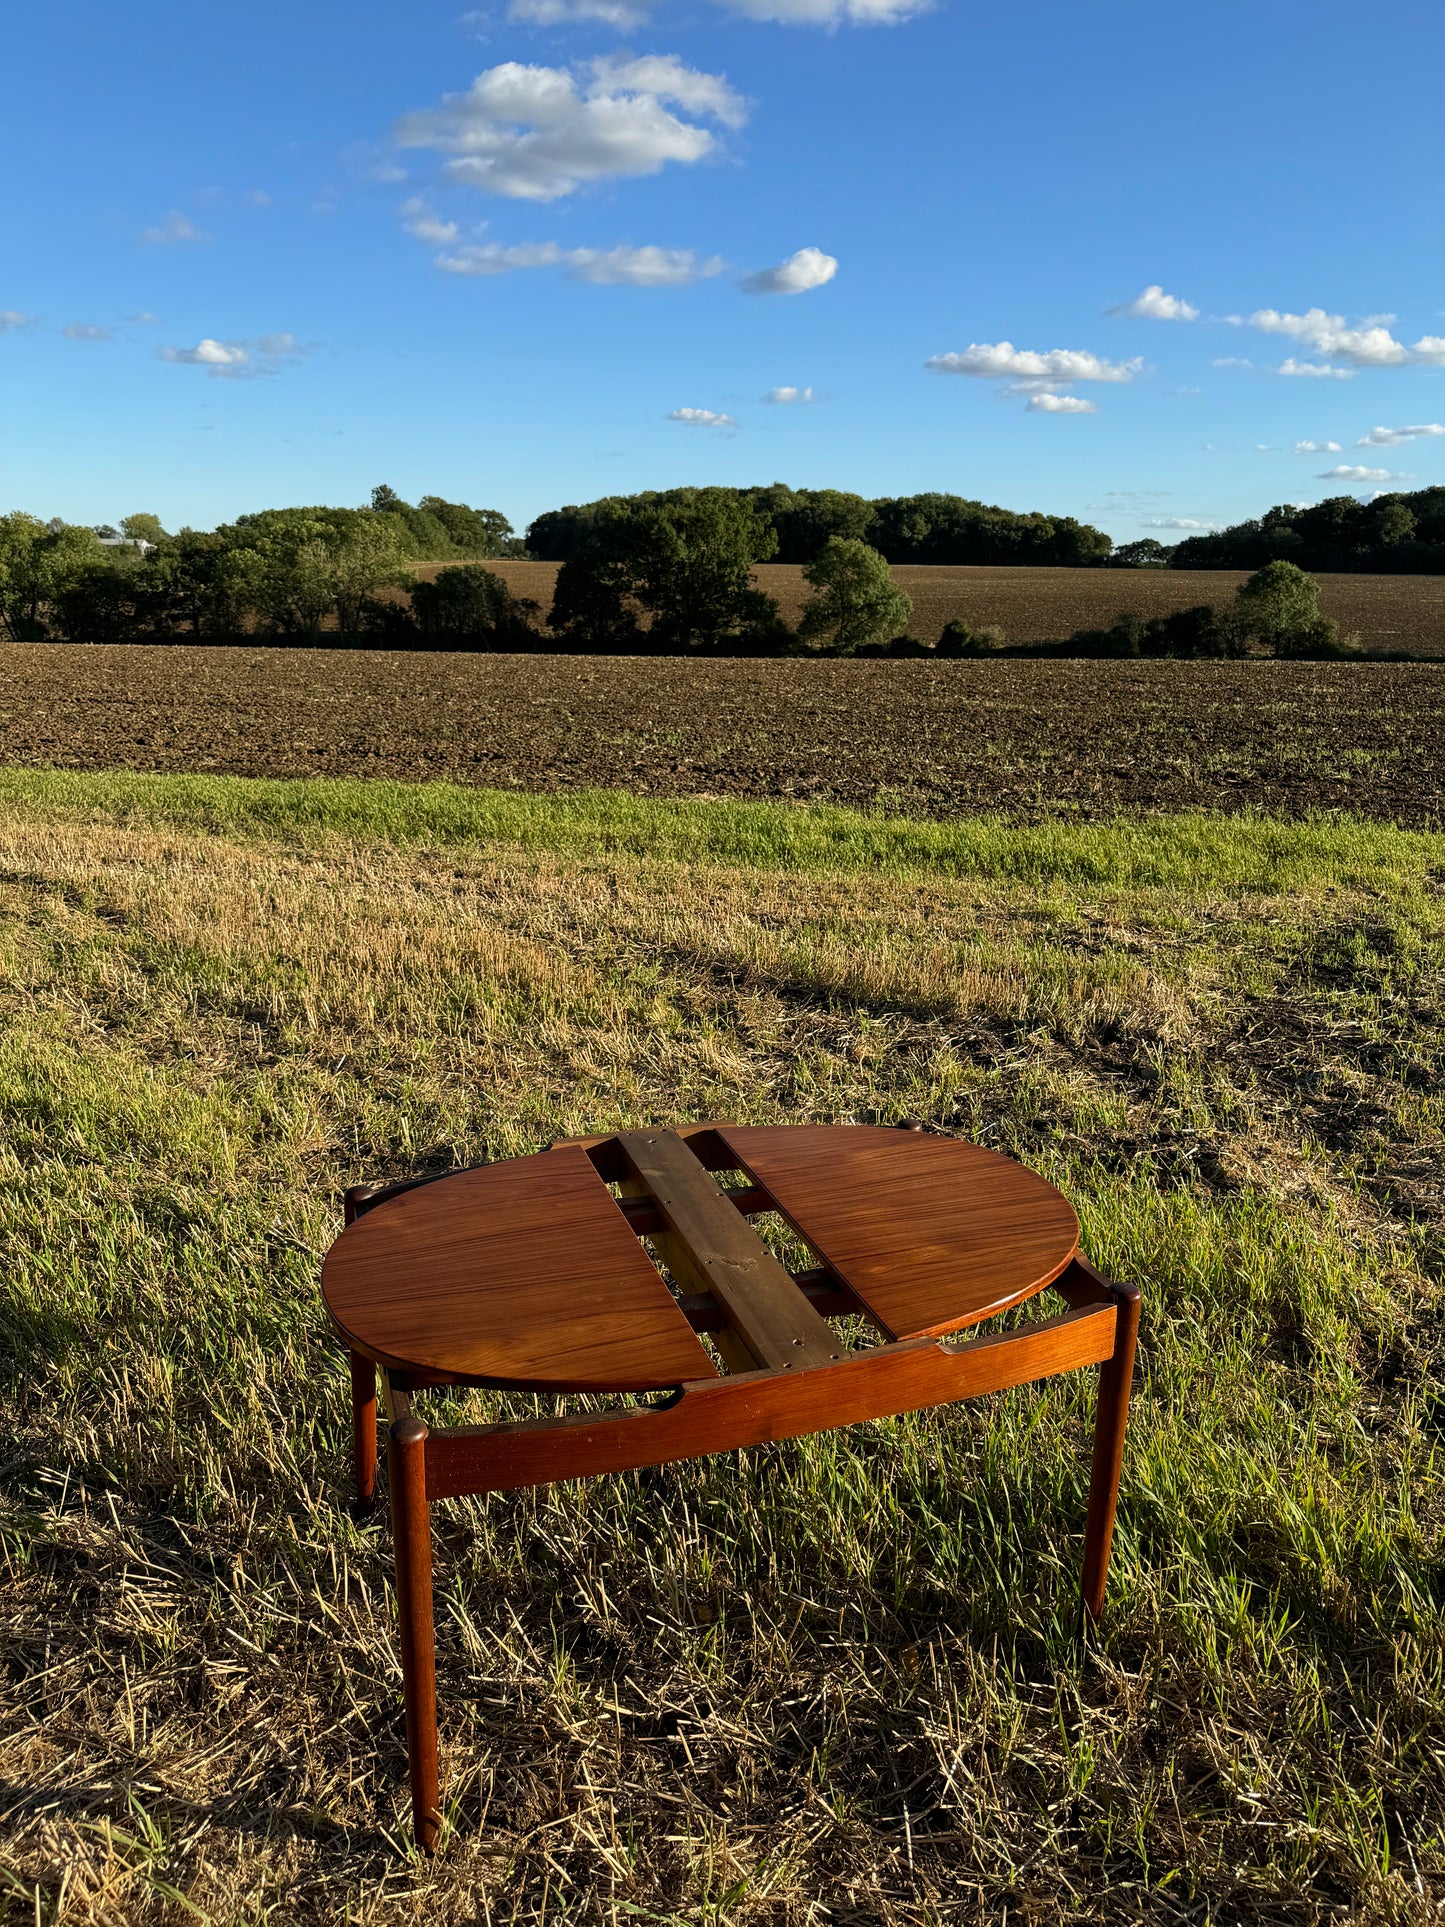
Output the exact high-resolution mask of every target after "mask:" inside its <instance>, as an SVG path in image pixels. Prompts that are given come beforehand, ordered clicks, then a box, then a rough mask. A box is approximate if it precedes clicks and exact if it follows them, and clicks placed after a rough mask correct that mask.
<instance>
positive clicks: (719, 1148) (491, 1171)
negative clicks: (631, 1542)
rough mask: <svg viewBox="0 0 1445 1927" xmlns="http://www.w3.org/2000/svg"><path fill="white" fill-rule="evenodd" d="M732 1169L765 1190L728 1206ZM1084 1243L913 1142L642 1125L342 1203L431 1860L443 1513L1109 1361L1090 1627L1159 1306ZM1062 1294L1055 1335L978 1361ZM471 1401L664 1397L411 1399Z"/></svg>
mask: <svg viewBox="0 0 1445 1927" xmlns="http://www.w3.org/2000/svg"><path fill="white" fill-rule="evenodd" d="M715 1172H741V1173H742V1174H743V1176H744V1177H745V1178H746V1180H747V1182H746V1183H744V1184H742V1185H732V1186H728V1187H724V1186H723V1185H722V1184H720V1183H719V1182H718V1181H717V1179H716V1178H715V1177H714V1176H713V1175H712V1173H715ZM613 1186H615V1187H616V1190H615V1191H614V1190H613V1189H611V1188H610V1187H613ZM767 1213H776V1214H777V1215H778V1216H780V1217H781V1218H782V1219H784V1220H785V1221H786V1222H787V1224H788V1225H789V1226H790V1227H791V1228H792V1230H793V1231H794V1233H795V1234H796V1235H797V1237H798V1238H799V1239H801V1240H802V1241H803V1242H804V1243H805V1244H806V1245H807V1246H808V1247H809V1248H810V1250H811V1251H812V1253H813V1254H814V1256H815V1257H816V1258H817V1259H818V1261H819V1262H818V1263H817V1264H816V1265H813V1266H810V1267H809V1268H808V1269H806V1270H803V1271H799V1272H796V1273H793V1272H789V1271H787V1270H785V1269H784V1267H783V1265H782V1264H781V1263H780V1262H779V1261H778V1259H777V1258H776V1257H775V1256H774V1255H773V1254H772V1252H770V1251H769V1249H768V1247H767V1246H766V1244H764V1242H763V1240H762V1239H761V1238H760V1237H759V1236H758V1233H757V1232H756V1230H754V1228H753V1226H752V1225H751V1224H749V1222H748V1219H749V1217H756V1216H760V1215H763V1214H767ZM643 1238H646V1239H647V1240H648V1243H649V1244H650V1245H651V1247H652V1248H653V1250H654V1251H655V1253H656V1256H657V1260H658V1262H654V1259H653V1258H652V1257H651V1256H649V1254H648V1251H647V1249H646V1248H645V1247H644V1245H643V1244H642V1242H641V1240H642V1239H643ZM1078 1243H1079V1226H1078V1220H1077V1218H1076V1217H1075V1215H1074V1212H1073V1210H1072V1208H1071V1207H1070V1205H1069V1203H1068V1201H1067V1200H1066V1199H1065V1198H1064V1197H1062V1196H1061V1194H1060V1193H1059V1192H1058V1191H1056V1190H1055V1189H1054V1187H1053V1186H1052V1185H1050V1184H1049V1183H1047V1182H1046V1181H1045V1180H1044V1179H1043V1178H1041V1177H1039V1176H1038V1175H1037V1174H1036V1173H1035V1172H1032V1171H1029V1170H1027V1169H1026V1168H1025V1167H1024V1166H1022V1165H1020V1164H1016V1163H1014V1162H1013V1161H1012V1160H1011V1159H1008V1158H1005V1157H1001V1156H1000V1155H999V1154H998V1153H997V1152H994V1151H986V1150H984V1149H982V1148H981V1147H980V1146H978V1145H974V1144H965V1143H961V1142H959V1141H958V1140H956V1139H953V1138H945V1137H932V1136H928V1135H926V1134H924V1133H923V1132H922V1131H921V1129H920V1128H919V1127H917V1126H913V1127H911V1128H905V1129H904V1130H901V1131H900V1130H897V1129H883V1128H877V1127H871V1126H836V1125H822V1126H807V1125H805V1126H767V1127H756V1126H739V1125H733V1124H701V1125H693V1126H687V1127H683V1128H682V1129H679V1130H676V1131H669V1130H660V1129H659V1130H639V1131H623V1132H619V1133H615V1134H613V1135H611V1136H604V1137H594V1138H578V1139H572V1140H569V1141H567V1142H564V1143H559V1144H556V1145H553V1146H552V1147H550V1148H549V1149H548V1150H547V1151H544V1152H541V1153H539V1154H538V1155H536V1156H534V1157H528V1158H516V1159H512V1160H510V1161H508V1162H506V1163H502V1164H494V1165H486V1166H482V1167H480V1168H479V1169H477V1170H472V1171H460V1172H454V1173H450V1174H448V1175H447V1176H445V1177H443V1178H433V1179H427V1178H422V1179H414V1180H412V1181H410V1182H408V1183H404V1184H399V1185H393V1186H391V1187H388V1188H384V1189H383V1188H375V1187H364V1186H362V1187H357V1188H356V1189H354V1190H352V1191H349V1192H347V1194H346V1229H345V1230H344V1232H343V1233H342V1235H341V1237H340V1238H339V1239H338V1240H337V1241H336V1243H335V1244H334V1245H333V1246H332V1248H331V1250H330V1252H329V1253H328V1255H327V1258H326V1263H325V1266H324V1268H323V1273H322V1291H323V1293H324V1296H325V1299H326V1303H327V1307H328V1309H329V1311H330V1313H331V1316H332V1319H333V1321H334V1323H335V1325H336V1328H337V1330H338V1332H339V1334H340V1336H341V1338H342V1340H343V1341H344V1343H345V1344H346V1346H347V1347H348V1350H349V1352H350V1355H351V1385H352V1407H353V1416H354V1455H353V1469H354V1475H355V1481H356V1491H357V1497H358V1499H359V1500H360V1501H361V1502H362V1503H364V1504H365V1503H369V1502H370V1501H371V1500H372V1498H373V1497H374V1494H375V1489H376V1470H377V1452H376V1373H377V1368H378V1367H380V1369H381V1374H382V1386H383V1391H384V1395H385V1402H386V1412H387V1418H388V1421H389V1424H388V1432H387V1467H388V1483H389V1486H390V1492H391V1512H392V1526H393V1534H394V1539H395V1547H396V1582H397V1601H398V1613H399V1630H400V1643H401V1653H402V1672H403V1676H404V1680H405V1692H406V1723H407V1749H408V1755H409V1759H410V1769H411V1792H412V1813H413V1821H414V1825H415V1829H416V1835H417V1839H418V1840H419V1842H420V1843H421V1845H422V1846H423V1847H424V1848H426V1849H427V1850H428V1851H431V1850H432V1849H434V1848H435V1846H436V1844H437V1840H438V1838H439V1835H440V1831H441V1827H442V1812H441V1804H440V1802H441V1791H440V1777H439V1769H438V1754H437V1728H436V1653H435V1642H434V1636H433V1626H432V1578H431V1519H430V1507H431V1504H432V1502H433V1501H435V1500H439V1499H447V1498H455V1497H460V1496H462V1495H465V1494H476V1493H486V1492H495V1491H506V1490H509V1489H512V1488H515V1487H519V1486H528V1485H541V1484H546V1483H548V1482H550V1481H551V1480H554V1479H575V1478H586V1477H591V1476H595V1475H596V1474H599V1473H604V1472H621V1471H628V1470H633V1469H636V1468H638V1467H641V1466H649V1465H665V1464H669V1463H671V1462H673V1461H675V1460H679V1459H688V1458H698V1457H702V1456H704V1455H706V1454H708V1453H712V1452H723V1451H729V1450H732V1449H735V1448H737V1447H739V1446H747V1445H758V1444H762V1443H764V1442H765V1441H768V1440H774V1439H788V1438H799V1437H802V1436H804V1435H805V1434H807V1433H810V1432H819V1431H824V1430H828V1429H831V1428H832V1427H835V1426H840V1425H851V1424H855V1423H857V1422H859V1421H860V1420H863V1419H872V1418H883V1417H887V1416H891V1415H893V1414H896V1413H900V1412H910V1411H919V1410H922V1409H925V1408H927V1407H930V1406H935V1405H942V1404H946V1403H949V1402H951V1401H953V1400H955V1399H962V1398H975V1397H977V1396H979V1395H980V1394H981V1393H984V1392H993V1391H1001V1390H1003V1389H1004V1388H1005V1387H1007V1386H1011V1385H1023V1384H1027V1383H1029V1382H1030V1381H1032V1380H1035V1379H1040V1378H1049V1377H1052V1376H1053V1375H1054V1374H1055V1373H1058V1372H1066V1371H1075V1370H1078V1369H1079V1368H1081V1367H1083V1366H1087V1365H1097V1366H1098V1367H1099V1368H1100V1371H1099V1397H1098V1406H1097V1412H1096V1418H1095V1426H1094V1452H1093V1467H1092V1472H1091V1477H1090V1484H1089V1511H1088V1519H1087V1522H1086V1525H1085V1532H1084V1563H1083V1585H1082V1607H1083V1611H1084V1613H1085V1614H1086V1615H1087V1617H1088V1618H1089V1619H1091V1620H1097V1619H1098V1618H1099V1616H1100V1614H1101V1613H1102V1611H1103V1605H1104V1589H1105V1583H1106V1581H1107V1577H1108V1569H1109V1550H1110V1545H1111V1542H1112V1538H1113V1529H1114V1514H1115V1509H1116V1506H1117V1502H1118V1491H1119V1474H1120V1468H1121V1464H1122V1460H1123V1449H1124V1426H1125V1421H1126V1418H1127V1414H1128V1409H1129V1388H1130V1382H1131V1379H1132V1376H1133V1368H1134V1350H1135V1339H1136V1335H1137V1332H1138V1326H1139V1308H1140V1295H1139V1292H1138V1290H1137V1289H1136V1288H1134V1287H1132V1286H1127V1285H1117V1284H1112V1283H1110V1282H1109V1281H1108V1280H1106V1279H1104V1278H1102V1277H1101V1276H1100V1275H1099V1273H1098V1272H1096V1271H1095V1270H1094V1269H1093V1267H1092V1266H1091V1265H1090V1264H1089V1263H1088V1262H1087V1260H1086V1259H1084V1258H1083V1257H1081V1256H1080V1254H1079V1249H1078ZM659 1263H660V1265H661V1266H662V1267H665V1270H666V1273H667V1274H668V1276H667V1277H665V1276H664V1273H663V1270H661V1269H659ZM669 1277H670V1279H671V1283H669V1281H668V1279H669ZM1049 1288H1052V1289H1053V1290H1054V1291H1055V1292H1056V1293H1057V1294H1058V1296H1059V1297H1060V1298H1062V1300H1063V1302H1064V1305H1065V1307H1066V1309H1065V1310H1064V1311H1063V1312H1062V1313H1060V1314H1059V1315H1057V1316H1055V1317H1052V1318H1048V1319H1045V1320H1042V1321H1040V1322H1036V1323H1033V1324H1027V1325H1023V1326H1019V1327H1016V1328H1015V1329H1013V1330H1009V1331H997V1332H991V1333H989V1334H987V1335H984V1336H977V1337H973V1338H971V1339H966V1340H964V1341H963V1342H959V1340H958V1337H957V1335H958V1334H959V1333H960V1332H963V1331H965V1330H966V1328H968V1327H970V1326H972V1325H976V1324H978V1323H979V1322H980V1321H981V1320H983V1319H985V1318H988V1317H991V1316H993V1315H995V1314H996V1313H998V1312H1001V1311H1005V1310H1007V1309H1009V1308H1010V1307H1011V1306H1015V1305H1018V1304H1021V1303H1022V1302H1023V1301H1024V1300H1025V1299H1028V1298H1030V1297H1033V1296H1035V1295H1036V1294H1037V1293H1039V1292H1041V1291H1044V1290H1046V1289H1049ZM857 1313H861V1314H862V1315H863V1316H864V1317H865V1318H866V1319H867V1320H868V1321H869V1322H871V1324H872V1325H873V1326H874V1327H875V1328H876V1330H877V1331H878V1333H879V1336H880V1339H881V1340H882V1342H881V1343H879V1344H876V1345H873V1346H870V1347H867V1348H865V1349H862V1350H850V1349H849V1348H848V1346H847V1345H846V1344H845V1343H844V1341H843V1339H842V1338H841V1336H840V1335H839V1334H838V1333H837V1332H836V1331H835V1330H834V1329H833V1328H832V1327H831V1326H830V1325H829V1324H828V1323H827V1320H828V1319H829V1318H830V1317H838V1316H843V1315H848V1314H857ZM704 1332H705V1333H707V1334H708V1335H709V1337H710V1340H711V1342H712V1344H713V1346H714V1348H715V1350H716V1351H717V1352H718V1353H719V1355H720V1356H721V1357H722V1359H723V1361H724V1363H725V1365H726V1366H727V1368H728V1369H727V1372H726V1374H723V1373H720V1372H719V1371H718V1369H717V1367H716V1365H715V1363H714V1361H713V1359H712V1357H710V1356H709V1354H708V1351H707V1350H706V1349H705V1347H704V1346H703V1344H702V1343H701V1341H700V1339H699V1336H698V1334H699V1333H704ZM455 1384H471V1385H485V1386H490V1387H494V1388H498V1389H513V1390H529V1391H550V1392H624V1393H638V1394H646V1393H656V1392H663V1393H666V1394H667V1396H666V1397H664V1398H662V1399H660V1400H658V1401H656V1402H652V1403H645V1404H635V1405H630V1406H625V1407H622V1408H620V1409H618V1410H616V1411H612V1412H607V1413H603V1414H601V1415H598V1414H596V1413H579V1414H576V1415H573V1416H566V1417H561V1418H550V1419H532V1420H528V1421H525V1422H522V1423H517V1424H499V1425H481V1426H461V1427H451V1428H448V1429H446V1430H437V1431H431V1430H429V1428H428V1427H427V1426H426V1425H425V1424H424V1423H423V1422H422V1420H421V1419H420V1418H419V1417H418V1416H417V1415H416V1413H415V1412H414V1411H413V1409H412V1404H411V1399H412V1395H413V1394H414V1393H416V1392H419V1391H424V1390H426V1389H427V1388H429V1387H432V1386H437V1385H455Z"/></svg>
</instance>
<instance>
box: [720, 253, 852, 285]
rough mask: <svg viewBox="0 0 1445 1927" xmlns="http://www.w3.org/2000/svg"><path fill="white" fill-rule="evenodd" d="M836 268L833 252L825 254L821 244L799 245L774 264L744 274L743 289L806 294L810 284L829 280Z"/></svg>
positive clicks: (819, 283)
mask: <svg viewBox="0 0 1445 1927" xmlns="http://www.w3.org/2000/svg"><path fill="white" fill-rule="evenodd" d="M837 272H838V263H837V260H836V259H835V257H834V256H833V255H831V254H824V252H823V250H822V249H821V248H799V249H798V251H797V253H796V254H790V255H789V256H788V258H787V260H786V261H780V262H779V263H778V265H777V266H776V267H775V268H758V269H757V270H756V271H755V272H754V273H752V274H745V275H744V276H743V289H744V291H745V292H746V293H748V294H806V293H807V292H808V290H809V289H810V288H821V287H822V286H823V284H824V283H825V282H827V281H831V280H832V279H833V276H834V275H835V274H836V273H837Z"/></svg>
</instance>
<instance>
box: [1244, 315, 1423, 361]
mask: <svg viewBox="0 0 1445 1927" xmlns="http://www.w3.org/2000/svg"><path fill="white" fill-rule="evenodd" d="M1394 319H1395V317H1394V316H1393V315H1388V314H1386V315H1366V316H1365V318H1364V320H1363V321H1360V322H1356V323H1354V324H1351V323H1349V322H1347V321H1346V319H1345V317H1344V316H1343V315H1340V314H1327V313H1326V312H1325V310H1324V309H1323V308H1306V310H1305V312H1304V313H1303V314H1290V313H1289V312H1287V311H1282V310H1280V309H1278V308H1257V309H1256V310H1255V312H1254V313H1253V314H1252V315H1250V316H1249V317H1248V322H1249V326H1250V327H1251V328H1258V329H1260V331H1261V332H1262V333H1264V334H1269V335H1285V336H1287V337H1288V338H1289V339H1290V340H1291V341H1298V342H1299V343H1301V345H1302V346H1304V347H1306V348H1308V349H1310V350H1311V351H1312V352H1313V353H1314V354H1316V355H1323V357H1324V359H1325V362H1326V363H1339V364H1341V367H1342V368H1344V369H1354V368H1403V367H1406V366H1409V365H1410V364H1412V363H1413V364H1416V365H1421V364H1424V365H1427V366H1433V365H1436V364H1439V363H1445V336H1441V335H1422V336H1421V337H1420V339H1419V340H1418V341H1412V342H1411V343H1410V344H1409V345H1408V346H1406V344H1405V343H1404V342H1403V341H1398V340H1397V339H1396V338H1395V336H1394V335H1393V334H1391V332H1390V323H1392V322H1393V321H1394ZM1279 372H1280V373H1281V374H1282V375H1283V374H1303V373H1325V372H1332V373H1336V374H1337V373H1339V372H1340V368H1335V369H1330V370H1327V369H1325V368H1323V367H1319V366H1317V365H1316V364H1313V363H1306V364H1303V365H1301V364H1299V363H1292V362H1286V363H1285V365H1284V367H1282V368H1281V369H1280V371H1279Z"/></svg>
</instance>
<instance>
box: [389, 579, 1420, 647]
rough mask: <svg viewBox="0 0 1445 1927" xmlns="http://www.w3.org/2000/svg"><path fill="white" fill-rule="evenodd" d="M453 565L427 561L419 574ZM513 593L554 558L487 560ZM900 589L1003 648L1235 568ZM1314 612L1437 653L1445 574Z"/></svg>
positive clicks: (1362, 584) (1141, 605)
mask: <svg viewBox="0 0 1445 1927" xmlns="http://www.w3.org/2000/svg"><path fill="white" fill-rule="evenodd" d="M449 566H455V565H454V564H450V565H449V564H447V563H445V562H425V563H421V564H419V565H418V567H417V571H416V572H417V574H418V575H423V576H431V575H435V574H436V573H437V571H438V570H439V569H444V568H447V567H449ZM491 566H492V567H493V568H494V569H496V570H497V571H498V572H499V574H501V575H503V576H505V577H506V579H507V582H508V583H509V585H510V586H511V588H512V589H513V590H514V591H515V592H516V593H517V594H518V595H524V596H531V597H532V599H533V600H534V601H536V602H538V603H540V604H541V606H542V611H543V613H544V614H545V613H546V611H547V610H548V609H549V608H550V607H551V605H552V585H553V583H554V582H555V581H556V579H557V565H556V563H555V562H494V563H493V564H492V565H491ZM754 574H755V578H756V580H757V583H758V587H759V588H761V589H765V590H766V591H767V593H768V594H769V595H770V596H775V597H776V598H777V601H778V606H779V608H780V609H781V610H782V612H783V614H784V616H786V617H787V619H788V621H790V622H796V621H797V619H798V615H799V612H800V611H801V609H802V606H803V603H804V601H805V599H806V597H807V595H808V593H809V591H808V585H807V583H806V582H804V580H803V571H802V569H801V568H799V567H797V566H795V565H794V564H792V563H782V562H771V563H769V564H768V565H767V566H766V567H764V568H761V569H757V570H755V571H754ZM893 577H894V580H895V581H896V582H897V583H898V585H899V587H900V588H901V589H903V590H904V591H905V592H906V593H907V594H908V595H910V596H912V598H913V620H912V622H911V623H910V624H909V633H910V634H912V635H915V636H917V637H918V638H919V640H920V641H922V642H933V641H934V640H935V639H936V638H937V636H938V632H939V630H940V629H942V627H943V625H944V623H945V622H947V621H948V620H949V618H950V617H952V616H957V617H959V618H960V619H962V620H963V621H965V622H970V623H972V624H973V625H974V626H975V627H981V626H983V625H985V624H997V625H998V627H999V628H1001V629H1002V630H1004V632H1005V633H1006V635H1007V636H1008V639H1009V641H1010V642H1061V641H1063V640H1064V638H1065V637H1067V636H1071V635H1073V633H1074V631H1075V630H1076V629H1098V628H1104V627H1107V625H1108V624H1109V623H1110V622H1112V621H1113V619H1114V617H1115V616H1116V615H1118V614H1119V613H1120V612H1121V610H1125V609H1129V610H1135V611H1137V612H1138V613H1139V614H1140V615H1145V616H1157V615H1164V614H1167V613H1168V611H1170V610H1171V609H1189V608H1192V607H1194V606H1195V605H1196V604H1198V603H1201V602H1214V603H1221V602H1228V601H1229V600H1230V599H1231V597H1232V596H1233V594H1234V592H1235V590H1236V589H1237V588H1238V586H1239V584H1240V583H1241V582H1243V581H1244V579H1245V578H1244V575H1243V573H1242V572H1236V571H1234V570H1232V569H1179V570H1174V569H935V568H912V567H908V568H897V569H895V570H894V571H893ZM1319 582H1320V586H1321V591H1322V594H1321V598H1320V600H1321V606H1322V607H1323V609H1324V612H1325V614H1326V615H1328V616H1333V618H1334V619H1335V621H1336V622H1338V623H1339V625H1340V627H1341V628H1342V629H1346V630H1354V631H1355V632H1356V633H1358V635H1359V637H1360V640H1361V641H1362V642H1363V643H1364V645H1365V647H1366V648H1367V649H1378V650H1397V649H1400V650H1407V651H1408V652H1409V653H1411V654H1412V655H1422V656H1442V657H1445V575H1322V576H1320V577H1319Z"/></svg>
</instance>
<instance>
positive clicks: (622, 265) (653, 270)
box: [567, 247, 727, 288]
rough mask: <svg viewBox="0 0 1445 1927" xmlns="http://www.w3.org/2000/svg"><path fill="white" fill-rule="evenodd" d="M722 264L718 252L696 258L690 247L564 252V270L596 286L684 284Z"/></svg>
mask: <svg viewBox="0 0 1445 1927" xmlns="http://www.w3.org/2000/svg"><path fill="white" fill-rule="evenodd" d="M726 266H727V263H726V262H725V261H724V260H723V258H722V256H721V255H720V254H713V255H709V256H708V258H707V259H706V260H705V261H699V260H698V258H697V256H696V255H695V254H694V253H693V251H692V249H691V248H658V247H643V248H629V247H615V248H606V249H603V248H573V249H572V251H571V252H570V253H569V254H568V256H567V267H568V271H569V272H570V273H571V274H573V275H575V276H576V278H577V279H578V280H579V281H591V282H592V283H593V284H594V285H595V286H597V287H624V288H684V287H687V286H688V284H689V283H690V282H693V281H704V280H707V279H709V278H710V277H711V276H713V275H715V274H721V273H722V271H723V269H724V268H725V267H726Z"/></svg>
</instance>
